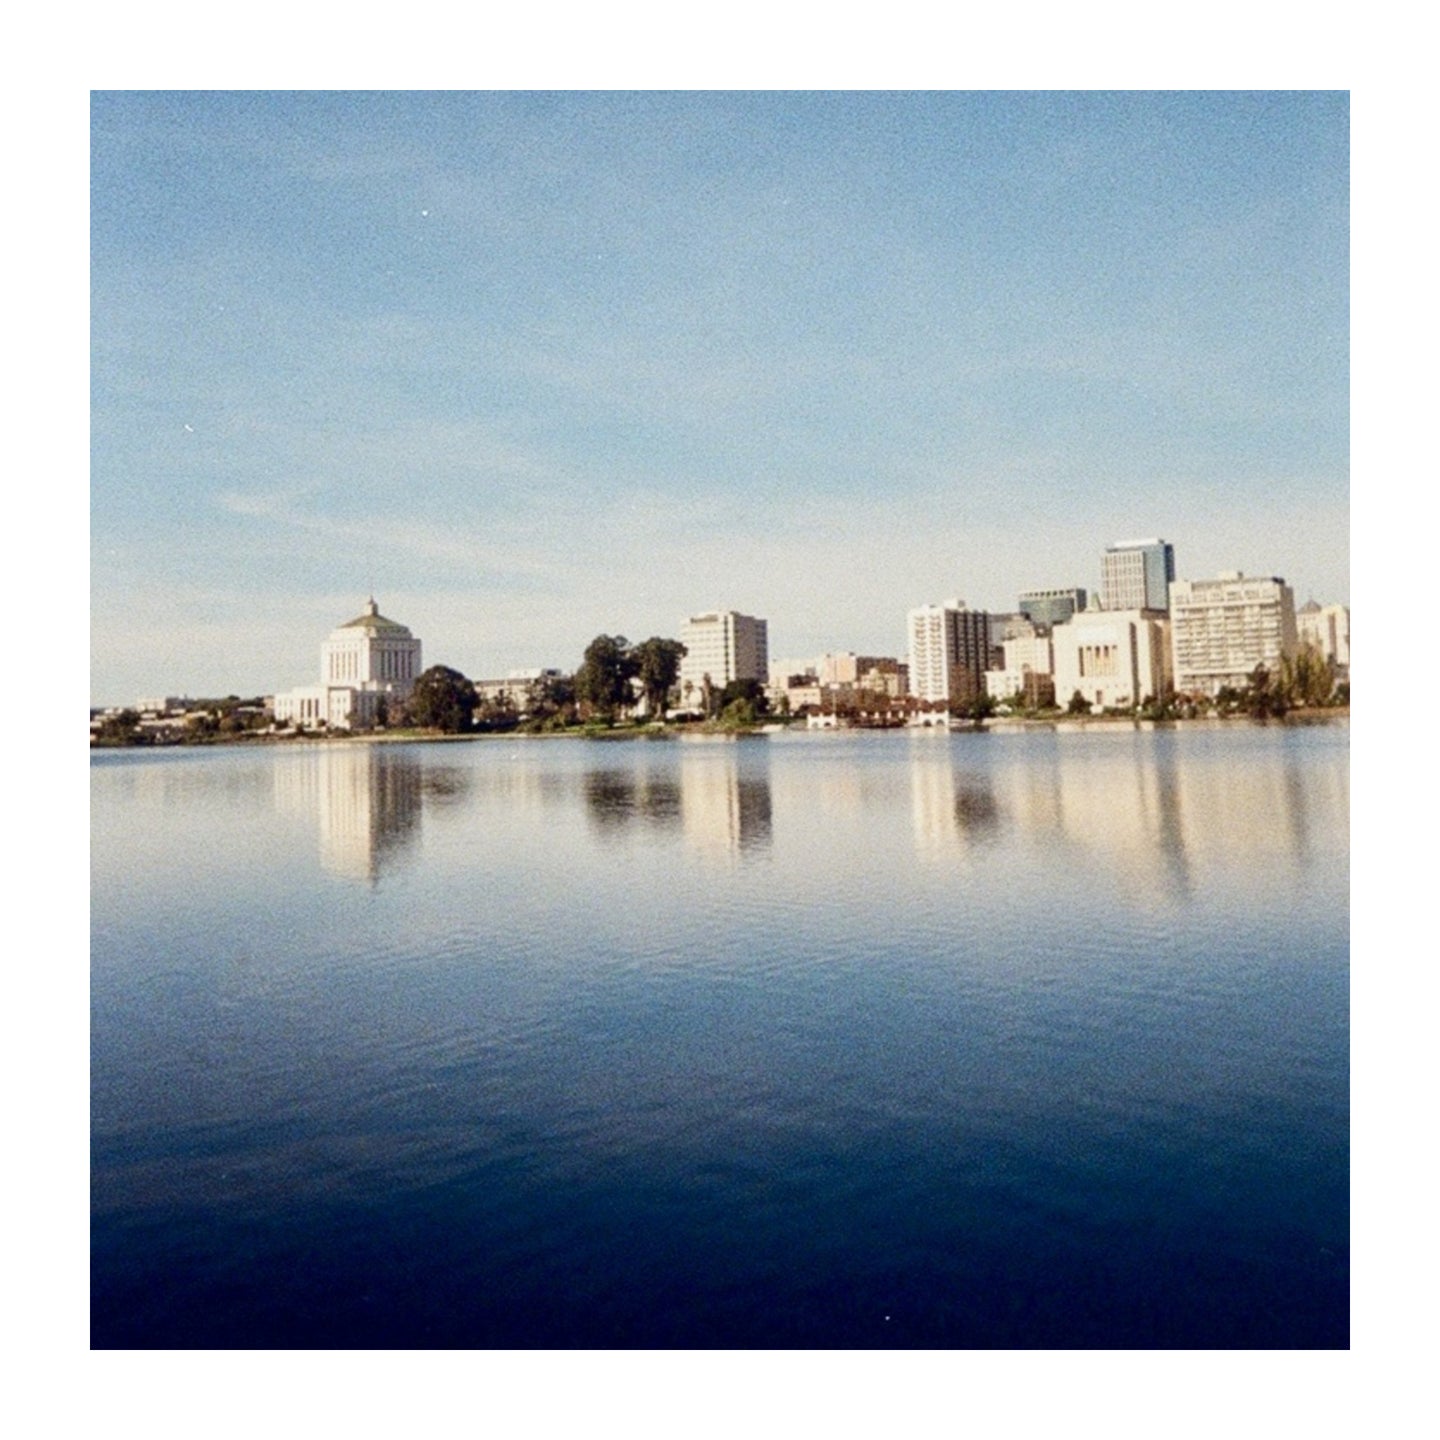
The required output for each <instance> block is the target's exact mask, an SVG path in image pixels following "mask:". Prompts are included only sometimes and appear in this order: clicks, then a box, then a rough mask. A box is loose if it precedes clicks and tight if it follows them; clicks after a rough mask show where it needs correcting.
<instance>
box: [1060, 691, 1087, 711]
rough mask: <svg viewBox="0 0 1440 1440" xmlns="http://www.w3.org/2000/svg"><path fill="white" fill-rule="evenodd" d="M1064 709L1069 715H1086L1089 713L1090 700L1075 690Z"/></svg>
mask: <svg viewBox="0 0 1440 1440" xmlns="http://www.w3.org/2000/svg"><path fill="white" fill-rule="evenodd" d="M1065 709H1066V710H1067V711H1068V712H1069V713H1070V714H1071V715H1088V714H1089V713H1090V702H1089V701H1088V700H1087V699H1086V698H1085V697H1084V696H1083V695H1082V694H1081V693H1080V692H1079V691H1078V690H1077V691H1076V692H1075V693H1074V694H1073V695H1072V696H1071V697H1070V703H1069V704H1068V705H1067V706H1066V707H1065Z"/></svg>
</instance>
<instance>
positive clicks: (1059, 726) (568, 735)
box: [90, 705, 1350, 755]
mask: <svg viewBox="0 0 1440 1440" xmlns="http://www.w3.org/2000/svg"><path fill="white" fill-rule="evenodd" d="M1337 721H1344V722H1345V723H1346V724H1347V725H1348V724H1349V721H1350V707H1349V706H1348V705H1337V706H1335V707H1334V708H1332V709H1323V710H1292V711H1289V712H1287V713H1286V714H1284V715H1270V716H1262V717H1256V716H1251V715H1196V716H1194V717H1191V718H1179V717H1177V718H1175V719H1166V720H1148V719H1145V718H1143V717H1141V716H1136V715H1055V716H1041V717H1037V716H1008V715H1002V716H992V717H991V718H990V719H988V720H981V721H974V720H961V721H959V722H958V723H956V724H952V725H933V726H916V725H893V726H883V727H882V726H864V725H842V726H835V727H833V728H825V729H815V730H812V729H810V728H809V727H808V726H806V725H804V724H803V723H802V722H800V721H793V722H791V723H789V724H784V723H780V722H774V721H772V722H770V723H768V724H763V725H753V726H745V727H742V728H728V727H727V728H719V727H716V728H713V729H712V728H706V727H703V726H698V725H653V726H646V727H638V726H637V727H628V726H627V727H623V728H617V729H613V730H586V729H583V728H579V727H577V728H574V729H568V730H484V731H475V732H472V733H470V734H464V735H445V734H441V733H440V732H438V731H423V730H407V731H388V730H382V731H374V730H371V731H362V732H358V733H355V734H350V733H348V732H347V733H337V734H327V735H313V734H312V735H304V736H300V735H235V736H209V737H207V738H206V739H204V740H199V741H191V740H178V741H169V742H166V743H163V744H158V745H130V744H111V743H102V744H92V745H91V746H90V753H91V754H92V755H93V754H94V753H95V752H96V751H110V750H117V751H133V750H206V749H211V748H214V747H224V748H226V749H233V748H234V747H236V746H261V745H287V746H288V745H296V746H300V745H337V744H338V745H433V744H442V745H443V744H456V743H459V744H468V743H471V742H474V741H487V740H509V741H516V740H597V741H601V742H615V741H635V740H662V741H673V740H684V739H687V738H695V739H704V740H738V739H751V738H759V737H762V736H767V735H775V734H788V733H790V732H792V731H793V732H795V733H798V734H806V735H837V734H847V733H853V732H856V731H871V730H875V731H883V733H886V734H895V733H904V732H906V731H912V730H913V731H919V732H922V733H923V732H931V733H934V732H943V733H947V734H970V735H973V734H986V733H992V732H994V733H1001V734H1003V733H1011V734H1015V733H1022V734H1023V733H1025V732H1027V731H1036V730H1052V731H1055V732H1057V733H1072V732H1076V731H1083V730H1114V729H1117V728H1123V729H1130V730H1170V729H1174V730H1182V729H1188V728H1200V727H1205V728H1209V729H1214V728H1216V727H1221V726H1229V725H1252V726H1259V727H1262V728H1265V727H1269V726H1272V725H1273V726H1280V727H1284V726H1309V725H1328V724H1333V723H1335V722H1337Z"/></svg>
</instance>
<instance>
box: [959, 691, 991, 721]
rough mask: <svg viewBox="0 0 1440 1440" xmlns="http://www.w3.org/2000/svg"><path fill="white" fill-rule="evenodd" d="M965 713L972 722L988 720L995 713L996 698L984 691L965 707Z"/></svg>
mask: <svg viewBox="0 0 1440 1440" xmlns="http://www.w3.org/2000/svg"><path fill="white" fill-rule="evenodd" d="M965 713H966V715H968V716H969V717H970V719H972V720H988V719H989V718H990V717H991V716H992V715H993V714H994V713H995V697H994V696H993V695H991V694H990V693H989V692H988V691H986V690H982V691H980V693H979V694H978V695H976V697H975V698H974V699H973V700H972V701H971V702H970V703H969V704H968V705H967V706H966V707H965Z"/></svg>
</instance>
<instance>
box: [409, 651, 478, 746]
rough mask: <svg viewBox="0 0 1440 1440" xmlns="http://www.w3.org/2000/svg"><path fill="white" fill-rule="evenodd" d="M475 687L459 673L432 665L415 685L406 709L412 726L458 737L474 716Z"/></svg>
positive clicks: (444, 666)
mask: <svg viewBox="0 0 1440 1440" xmlns="http://www.w3.org/2000/svg"><path fill="white" fill-rule="evenodd" d="M475 705H476V697H475V687H474V686H473V685H472V684H471V683H470V682H469V680H467V679H466V678H465V676H463V675H462V674H461V673H460V672H459V671H458V670H452V669H451V668H450V667H449V666H448V665H432V666H431V667H430V668H429V669H428V670H427V671H426V672H425V673H424V674H423V675H422V676H421V677H420V678H419V679H418V680H417V681H416V682H415V688H414V689H413V690H412V691H411V692H410V699H409V702H408V704H407V706H406V708H407V710H408V711H409V715H410V720H411V723H412V724H415V725H423V726H424V727H425V728H426V729H429V730H442V731H444V732H445V734H447V735H459V734H461V733H462V732H463V731H466V730H469V729H470V726H471V722H472V720H473V719H474V716H475Z"/></svg>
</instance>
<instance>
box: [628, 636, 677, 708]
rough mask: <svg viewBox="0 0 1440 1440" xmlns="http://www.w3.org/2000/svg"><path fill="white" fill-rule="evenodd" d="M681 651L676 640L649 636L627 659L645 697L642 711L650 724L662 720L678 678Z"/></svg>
mask: <svg viewBox="0 0 1440 1440" xmlns="http://www.w3.org/2000/svg"><path fill="white" fill-rule="evenodd" d="M684 654H685V647H684V646H683V645H682V644H681V643H680V642H679V641H678V640H663V639H661V638H660V636H658V635H652V636H651V637H650V638H649V639H648V640H646V641H645V642H644V644H642V645H637V646H636V647H635V648H634V649H633V650H632V651H631V652H630V659H631V661H632V662H633V664H634V666H635V674H636V676H637V677H638V678H639V681H640V688H641V692H642V693H643V694H644V696H645V710H646V712H647V714H649V716H650V717H651V719H654V720H663V719H664V718H665V704H666V701H667V700H668V699H669V697H670V691H671V690H672V689H673V688H674V685H675V682H676V681H677V680H678V679H679V678H680V658H681V656H683V655H684Z"/></svg>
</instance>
